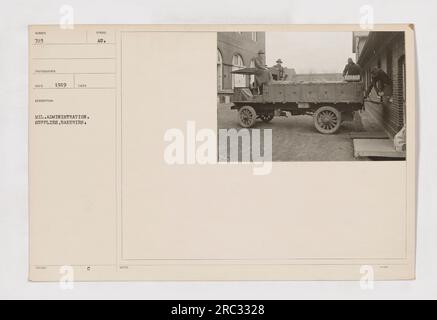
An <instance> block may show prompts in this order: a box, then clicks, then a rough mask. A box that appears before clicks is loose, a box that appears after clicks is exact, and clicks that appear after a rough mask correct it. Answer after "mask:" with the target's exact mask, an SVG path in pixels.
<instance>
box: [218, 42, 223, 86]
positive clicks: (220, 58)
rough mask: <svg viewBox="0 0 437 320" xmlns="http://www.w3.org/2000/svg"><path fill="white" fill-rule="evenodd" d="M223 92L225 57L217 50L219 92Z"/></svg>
mask: <svg viewBox="0 0 437 320" xmlns="http://www.w3.org/2000/svg"><path fill="white" fill-rule="evenodd" d="M222 90H223V56H222V53H221V52H220V50H218V49H217V91H222Z"/></svg>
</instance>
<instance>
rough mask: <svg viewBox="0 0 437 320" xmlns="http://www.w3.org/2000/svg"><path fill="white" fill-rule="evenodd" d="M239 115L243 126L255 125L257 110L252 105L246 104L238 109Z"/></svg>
mask: <svg viewBox="0 0 437 320" xmlns="http://www.w3.org/2000/svg"><path fill="white" fill-rule="evenodd" d="M238 117H239V119H240V125H241V126H242V127H243V128H250V127H253V126H254V125H255V122H256V111H255V109H254V108H252V107H251V106H244V107H242V108H240V110H238Z"/></svg>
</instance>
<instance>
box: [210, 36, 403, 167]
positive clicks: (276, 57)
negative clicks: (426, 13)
mask: <svg viewBox="0 0 437 320" xmlns="http://www.w3.org/2000/svg"><path fill="white" fill-rule="evenodd" d="M405 61H406V60H405V35H404V32H385V31H373V32H372V31H358V32H219V33H218V35H217V103H218V107H217V118H218V129H219V130H220V129H221V130H223V129H227V130H229V129H236V130H238V132H239V135H240V136H244V135H249V134H251V133H252V131H253V130H254V129H260V130H261V131H264V132H265V130H269V129H270V130H271V135H272V150H271V151H272V160H273V161H395V160H405V157H406V148H407V146H406V131H407V130H406V119H405V115H406V94H407V92H406V79H407V76H406V63H405ZM245 129H246V130H245ZM244 148H245V146H244V145H239V153H240V155H241V153H244V150H242V149H244ZM225 151H227V150H225ZM223 152H224V151H223V150H221V151H220V152H219V153H220V155H219V156H220V158H222V159H226V158H225V157H226V154H224V155H223V154H222V153H223ZM228 159H229V157H228Z"/></svg>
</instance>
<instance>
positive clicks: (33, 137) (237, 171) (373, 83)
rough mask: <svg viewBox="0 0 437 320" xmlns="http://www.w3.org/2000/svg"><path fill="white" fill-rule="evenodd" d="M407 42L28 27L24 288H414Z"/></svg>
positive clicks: (377, 34)
mask: <svg viewBox="0 0 437 320" xmlns="http://www.w3.org/2000/svg"><path fill="white" fill-rule="evenodd" d="M414 41H415V40H414V26H413V25H375V26H372V28H364V27H363V26H359V25H270V26H269V25H220V26H219V25H74V26H59V25H47V26H44V25H34V26H30V27H29V211H30V213H29V215H30V219H29V223H30V226H29V229H30V253H29V254H30V265H29V279H30V280H31V281H63V279H64V280H65V279H73V280H74V281H132V280H137V281H145V280H362V279H363V278H364V279H372V280H373V279H375V280H411V279H414V278H415V230H416V229H415V228H416V213H415V210H416V198H415V192H416V98H417V97H416V83H415V78H416V64H415V46H414V43H415V42H414Z"/></svg>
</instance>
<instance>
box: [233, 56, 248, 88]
mask: <svg viewBox="0 0 437 320" xmlns="http://www.w3.org/2000/svg"><path fill="white" fill-rule="evenodd" d="M243 68H244V61H243V58H242V57H241V56H240V55H239V54H235V55H234V56H233V57H232V71H235V70H239V69H243ZM235 87H238V88H240V87H246V76H245V75H243V74H233V75H232V89H233V88H235Z"/></svg>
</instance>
